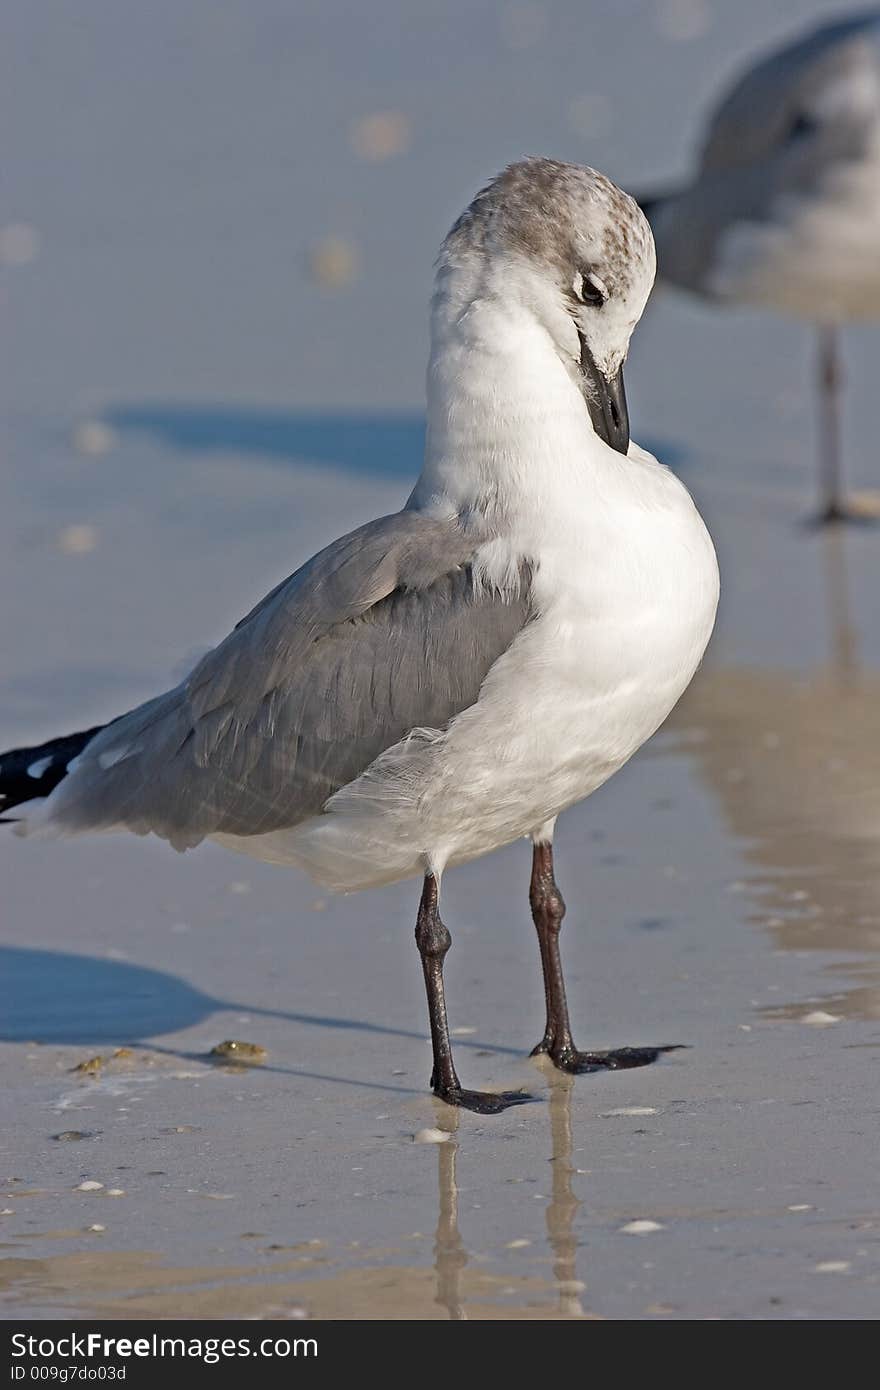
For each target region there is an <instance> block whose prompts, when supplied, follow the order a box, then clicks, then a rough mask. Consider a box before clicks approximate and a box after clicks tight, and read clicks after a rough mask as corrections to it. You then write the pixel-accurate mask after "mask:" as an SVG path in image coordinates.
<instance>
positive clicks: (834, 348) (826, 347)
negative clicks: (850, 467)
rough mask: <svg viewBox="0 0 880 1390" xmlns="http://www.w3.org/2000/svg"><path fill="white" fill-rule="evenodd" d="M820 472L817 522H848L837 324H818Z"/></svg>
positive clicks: (841, 371) (841, 374)
mask: <svg viewBox="0 0 880 1390" xmlns="http://www.w3.org/2000/svg"><path fill="white" fill-rule="evenodd" d="M818 365H819V380H818V393H817V394H818V399H819V470H820V479H821V488H822V495H821V498H820V504H819V516H818V521H819V522H820V523H822V524H828V523H830V522H835V521H845V520H846V518H847V511H846V507H845V506H844V501H843V483H842V478H841V451H840V392H841V387H842V385H843V366H842V363H841V360H840V344H839V340H838V332H837V328H836V327H835V326H834V324H830V323H820V324H819V356H818Z"/></svg>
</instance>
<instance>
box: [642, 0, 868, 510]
mask: <svg viewBox="0 0 880 1390" xmlns="http://www.w3.org/2000/svg"><path fill="white" fill-rule="evenodd" d="M641 202H642V206H643V207H644V209H645V211H646V213H647V214H648V217H649V219H650V221H651V224H652V226H653V229H654V236H655V239H656V243H657V256H658V267H659V273H660V275H661V276H662V278H663V279H664V280H666V281H668V282H669V283H670V284H673V285H677V286H680V287H681V288H683V289H686V290H690V291H692V292H693V293H695V294H698V295H701V296H703V297H705V298H707V299H711V300H715V301H717V302H719V303H726V304H755V305H760V306H763V307H766V308H771V309H776V310H779V311H780V312H781V313H785V314H791V315H794V316H795V317H798V318H802V319H807V320H809V321H811V322H812V323H814V324H816V325H817V330H818V399H819V403H820V412H819V426H820V445H819V448H820V453H819V462H820V469H821V498H820V512H819V519H820V520H821V521H825V522H830V521H839V520H842V519H844V518H847V517H853V516H859V515H865V514H867V512H866V510H863V511H862V512H860V511H859V509H858V505H857V501H856V502H853V503H851V504H850V505H849V506H847V504H846V503H845V501H844V496H843V486H842V480H841V449H840V420H839V399H840V388H841V368H840V358H839V344H838V330H839V328H840V326H841V324H844V323H847V322H852V321H856V320H871V319H878V318H880V11H871V12H867V13H862V14H858V15H853V16H851V17H849V18H846V19H842V20H838V21H835V22H834V23H829V24H825V25H823V26H822V27H821V28H818V29H814V30H812V31H811V32H810V33H808V34H807V35H806V36H804V37H802V38H800V39H798V40H797V41H796V42H795V43H793V44H791V45H789V46H787V47H785V48H782V49H778V50H776V51H774V52H773V53H771V54H770V55H769V57H767V58H765V59H763V60H762V61H761V62H760V63H758V64H757V66H755V67H753V68H751V69H750V70H749V71H747V72H746V73H745V74H744V75H743V76H742V77H741V78H740V79H739V81H738V82H736V83H735V85H734V86H733V87H732V89H731V90H730V91H729V93H728V95H727V96H726V97H725V98H724V100H723V101H722V102H721V104H720V106H719V107H718V108H717V109H716V111H715V113H714V114H713V116H712V117H711V119H710V121H709V123H708V131H707V134H706V136H705V139H704V142H703V148H702V152H701V155H700V161H699V168H698V170H697V173H696V176H695V178H694V180H693V182H692V183H690V184H688V185H687V186H686V187H684V188H681V189H678V190H676V191H674V192H670V193H668V194H665V195H662V196H655V197H645V198H643V199H642V200H641Z"/></svg>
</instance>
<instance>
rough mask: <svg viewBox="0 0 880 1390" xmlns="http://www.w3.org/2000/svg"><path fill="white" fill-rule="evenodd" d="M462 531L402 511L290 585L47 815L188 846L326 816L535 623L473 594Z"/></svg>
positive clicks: (115, 728) (482, 593)
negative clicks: (332, 803) (325, 810)
mask: <svg viewBox="0 0 880 1390" xmlns="http://www.w3.org/2000/svg"><path fill="white" fill-rule="evenodd" d="M475 546H476V543H475V542H474V541H473V540H472V539H469V538H468V537H466V536H465V535H464V533H463V531H462V529H461V527H460V525H459V523H458V521H457V519H454V520H450V521H439V520H434V519H431V518H429V517H426V516H423V515H421V514H420V513H418V512H412V511H404V512H400V513H397V514H396V515H394V516H390V517H384V518H382V519H381V520H379V521H375V522H372V523H370V524H369V525H367V526H364V527H362V528H361V529H360V530H358V531H355V532H353V533H352V534H351V535H349V536H345V537H343V538H342V539H341V540H339V541H336V542H334V544H333V545H331V546H329V547H328V548H327V549H326V550H324V551H322V552H320V554H318V555H316V556H315V557H314V559H312V560H310V561H309V562H308V564H306V565H304V566H303V568H302V569H300V570H298V571H297V572H296V573H295V574H294V575H292V576H291V577H290V578H289V579H287V580H285V581H284V583H282V584H280V585H279V586H278V588H277V589H275V590H274V591H273V592H272V593H271V594H269V595H268V596H267V597H266V598H265V599H264V600H263V601H262V603H260V604H258V606H257V607H256V608H255V609H254V610H253V611H252V612H251V613H249V614H248V615H247V617H246V618H244V619H243V620H242V621H241V622H240V623H239V624H238V626H237V627H236V628H235V630H234V631H233V632H232V633H231V634H230V636H229V637H227V638H226V640H225V641H224V642H222V643H221V644H220V646H219V647H217V648H215V650H214V651H212V652H210V653H209V654H208V655H207V656H206V657H205V658H204V659H203V660H202V661H201V662H200V663H199V665H198V666H197V667H196V668H195V670H194V671H193V672H192V674H191V675H190V676H189V678H188V679H187V680H186V681H184V682H183V684H182V685H180V686H179V687H177V689H176V690H172V691H170V692H168V694H166V695H162V696H159V697H158V699H156V700H152V701H150V702H149V703H148V704H146V705H142V706H141V707H140V708H138V709H136V710H133V711H132V712H131V713H130V714H128V715H124V716H123V717H122V719H120V720H117V721H116V722H114V724H112V725H111V726H108V727H107V728H106V729H105V730H104V731H102V733H100V734H98V735H97V736H96V738H95V739H93V740H92V742H91V743H90V744H89V745H88V747H87V748H86V750H85V752H84V753H83V755H82V756H81V758H80V759H79V760H78V761H77V763H76V764H75V765H74V767H73V768H72V770H71V773H70V775H69V776H68V777H66V778H65V779H64V781H63V782H62V783H61V784H60V786H59V787H58V788H57V789H56V791H55V792H54V793H53V796H52V798H51V800H50V802H49V804H48V806H47V813H48V817H49V819H50V821H51V822H53V823H55V824H57V825H59V826H60V827H61V828H66V829H72V830H76V829H87V828H93V829H99V828H110V827H111V826H118V825H123V826H125V827H127V828H128V829H131V830H134V831H136V832H138V833H140V834H146V833H148V832H150V831H153V832H154V833H156V834H158V835H161V836H163V837H164V838H166V839H168V840H170V841H171V843H172V844H173V845H175V847H176V848H181V849H182V848H187V847H188V846H191V845H194V844H197V843H198V842H199V841H200V840H202V839H203V838H204V837H205V836H206V835H211V834H215V833H224V834H230V835H257V834H263V833H266V832H268V831H272V830H279V829H282V828H285V827H289V826H293V825H296V824H297V823H298V822H299V821H302V820H304V819H306V818H308V817H309V816H312V815H315V814H317V813H318V812H320V810H321V808H322V807H323V806H324V803H325V802H326V801H327V799H328V797H329V796H331V795H332V794H333V792H335V791H337V790H338V789H339V788H340V787H343V786H345V785H346V784H347V783H349V782H351V781H353V780H354V779H355V778H356V777H357V776H359V775H360V773H362V772H363V771H364V770H365V768H367V767H368V766H369V764H370V763H371V762H372V761H373V760H374V759H375V758H376V757H377V756H378V755H379V754H380V753H382V752H383V751H384V750H385V749H387V748H389V747H391V746H392V745H393V744H395V743H397V742H398V741H399V740H400V739H401V738H403V737H404V736H405V735H406V734H408V733H409V732H410V731H411V730H412V729H414V728H435V729H437V728H440V729H442V728H443V727H444V726H445V725H446V724H448V722H449V720H450V719H452V718H453V717H454V716H455V715H456V714H458V713H459V712H460V711H461V710H463V709H466V708H467V707H468V706H469V705H472V704H473V703H474V702H475V701H476V699H477V697H478V694H479V691H480V687H481V685H482V683H483V680H484V678H485V676H486V674H487V672H488V671H489V669H490V667H491V666H492V665H493V664H494V662H495V661H496V660H497V659H498V657H499V656H500V655H501V654H502V653H503V652H504V651H505V650H506V649H507V647H508V646H509V645H510V643H511V642H512V641H513V639H514V637H515V636H516V634H517V633H518V632H519V631H520V630H521V629H522V627H523V626H524V624H525V623H526V622H527V620H528V604H529V594H528V590H529V582H528V573H527V571H526V570H525V569H524V570H523V573H522V575H521V582H520V584H519V587H518V589H517V591H516V592H510V593H503V594H502V593H498V592H493V591H491V590H488V589H486V588H484V587H483V586H482V585H480V584H479V583H476V584H475V582H474V575H473V569H472V562H473V558H474V551H475Z"/></svg>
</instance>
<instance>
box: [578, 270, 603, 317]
mask: <svg viewBox="0 0 880 1390" xmlns="http://www.w3.org/2000/svg"><path fill="white" fill-rule="evenodd" d="M580 278H581V286H580V290H579V292H578V298H579V299H580V301H581V303H582V304H588V305H589V306H590V308H591V309H601V308H602V305H603V304H604V303H605V301H606V299H607V298H608V290H607V289H606V288H605V284H604V281H602V280H600V279H599V276H598V275H596V274H594V273H593V271H590V270H585V271H584V273H583V275H582V276H581V277H580Z"/></svg>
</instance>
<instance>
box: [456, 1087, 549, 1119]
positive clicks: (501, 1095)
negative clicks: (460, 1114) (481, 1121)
mask: <svg viewBox="0 0 880 1390" xmlns="http://www.w3.org/2000/svg"><path fill="white" fill-rule="evenodd" d="M434 1095H435V1096H436V1097H437V1099H438V1100H445V1101H446V1104H447V1105H457V1106H460V1107H461V1108H462V1109H463V1110H473V1111H475V1112H476V1114H477V1115H500V1113H501V1111H502V1110H506V1109H507V1108H508V1106H510V1105H523V1104H524V1103H525V1102H526V1101H532V1100H537V1099H538V1097H537V1096H531V1095H529V1093H528V1091H465V1090H463V1089H462V1088H461V1087H457V1088H455V1089H453V1088H450V1089H449V1090H444V1089H443V1088H442V1087H436V1088H435V1090H434Z"/></svg>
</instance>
